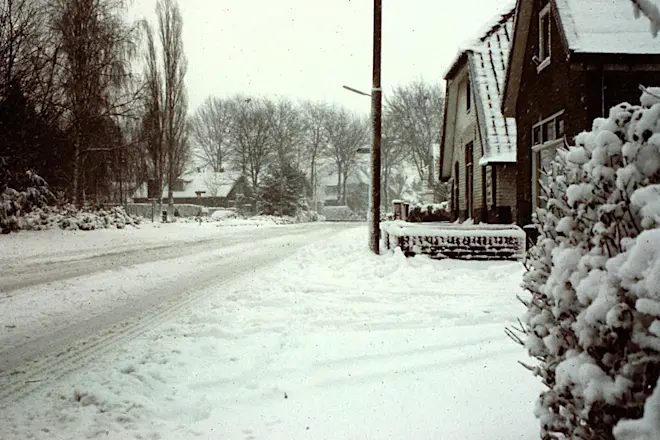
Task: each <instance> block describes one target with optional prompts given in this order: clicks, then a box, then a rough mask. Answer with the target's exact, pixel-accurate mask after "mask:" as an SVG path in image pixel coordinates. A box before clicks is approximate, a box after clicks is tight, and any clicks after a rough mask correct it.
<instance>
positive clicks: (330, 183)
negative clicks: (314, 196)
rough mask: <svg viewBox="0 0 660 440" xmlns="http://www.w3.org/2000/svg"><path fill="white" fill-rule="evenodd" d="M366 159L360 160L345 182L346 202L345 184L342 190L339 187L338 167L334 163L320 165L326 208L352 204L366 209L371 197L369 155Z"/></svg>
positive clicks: (320, 179)
mask: <svg viewBox="0 0 660 440" xmlns="http://www.w3.org/2000/svg"><path fill="white" fill-rule="evenodd" d="M365 157H366V158H367V159H363V158H361V159H359V160H358V162H357V164H356V166H355V169H354V171H353V172H352V173H350V174H349V175H348V179H347V180H346V182H345V185H346V186H345V189H346V194H345V198H346V200H344V197H342V196H344V188H343V187H344V182H342V183H341V185H342V187H341V188H340V187H339V186H338V185H337V182H339V176H338V173H337V170H336V166H335V165H334V163H333V162H332V161H321V163H320V164H319V183H320V185H321V188H320V190H321V191H320V193H321V194H322V200H323V205H324V206H343V205H346V204H351V205H355V207H362V208H364V209H366V206H368V197H369V169H368V163H366V162H365V160H367V161H368V155H365ZM363 205H364V206H363Z"/></svg>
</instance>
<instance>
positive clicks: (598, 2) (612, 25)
mask: <svg viewBox="0 0 660 440" xmlns="http://www.w3.org/2000/svg"><path fill="white" fill-rule="evenodd" d="M555 4H556V6H557V11H558V12H559V18H560V20H561V25H562V27H563V29H564V34H565V36H566V40H567V43H568V48H569V49H570V50H571V51H573V52H576V53H592V54H630V55H658V54H660V40H658V39H656V38H654V37H653V35H652V34H651V29H650V25H649V21H648V19H647V18H646V17H642V18H640V19H637V18H635V15H634V13H633V6H632V4H631V3H630V2H628V5H626V4H625V3H623V2H619V1H612V0H588V1H585V0H555Z"/></svg>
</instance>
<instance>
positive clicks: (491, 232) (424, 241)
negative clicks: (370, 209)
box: [380, 220, 525, 260]
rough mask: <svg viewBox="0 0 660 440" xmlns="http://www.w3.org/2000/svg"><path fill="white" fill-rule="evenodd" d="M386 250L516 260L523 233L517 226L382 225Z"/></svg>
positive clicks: (521, 250) (522, 249)
mask: <svg viewBox="0 0 660 440" xmlns="http://www.w3.org/2000/svg"><path fill="white" fill-rule="evenodd" d="M380 229H381V233H382V236H383V238H384V240H385V247H386V248H387V249H394V248H397V247H399V248H401V250H402V251H403V253H404V254H405V255H406V256H412V255H416V254H425V255H429V256H431V257H432V258H457V259H473V260H518V259H521V258H523V257H524V255H525V232H524V231H523V230H522V229H521V228H519V227H518V226H516V225H460V224H453V223H408V222H405V221H400V220H395V221H391V222H382V223H381V226H380Z"/></svg>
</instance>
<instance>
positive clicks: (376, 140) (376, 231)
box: [369, 0, 383, 254]
mask: <svg viewBox="0 0 660 440" xmlns="http://www.w3.org/2000/svg"><path fill="white" fill-rule="evenodd" d="M382 17H383V5H382V0H374V35H373V37H374V39H373V76H372V82H373V84H372V89H371V125H372V138H371V197H370V198H369V203H370V207H369V208H370V209H369V212H370V219H369V248H370V249H371V251H372V252H373V253H375V254H379V253H380V250H379V247H380V144H381V137H382V103H383V90H382V88H381V83H380V82H381V81H380V65H381V46H382Z"/></svg>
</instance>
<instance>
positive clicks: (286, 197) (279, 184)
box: [259, 163, 310, 216]
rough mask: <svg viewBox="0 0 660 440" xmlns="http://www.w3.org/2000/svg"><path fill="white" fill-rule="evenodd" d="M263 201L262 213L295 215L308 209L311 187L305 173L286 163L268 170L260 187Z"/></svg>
mask: <svg viewBox="0 0 660 440" xmlns="http://www.w3.org/2000/svg"><path fill="white" fill-rule="evenodd" d="M259 193H260V196H261V197H260V198H261V202H262V208H261V214H265V215H288V216H295V215H296V214H297V213H298V212H299V211H300V210H302V209H306V207H307V205H306V198H307V197H308V196H309V195H310V188H309V185H308V183H307V179H306V177H305V173H304V172H302V171H300V170H299V169H297V168H296V167H294V166H293V165H291V164H290V163H285V164H284V165H283V166H279V165H274V166H272V167H271V168H270V169H269V170H268V174H267V175H266V177H265V178H264V180H263V182H262V183H261V185H260V189H259Z"/></svg>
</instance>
